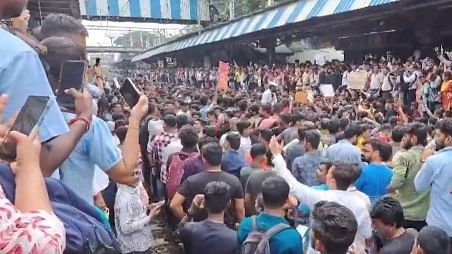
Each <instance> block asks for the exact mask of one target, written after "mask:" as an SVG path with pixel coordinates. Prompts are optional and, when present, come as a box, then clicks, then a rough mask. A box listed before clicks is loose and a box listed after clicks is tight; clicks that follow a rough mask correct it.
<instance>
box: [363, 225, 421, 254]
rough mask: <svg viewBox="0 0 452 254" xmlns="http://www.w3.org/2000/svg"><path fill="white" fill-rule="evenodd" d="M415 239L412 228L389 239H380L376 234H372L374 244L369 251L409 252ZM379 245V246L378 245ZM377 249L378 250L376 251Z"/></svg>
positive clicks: (393, 253) (396, 253)
mask: <svg viewBox="0 0 452 254" xmlns="http://www.w3.org/2000/svg"><path fill="white" fill-rule="evenodd" d="M415 239H416V232H415V230H413V229H408V230H407V231H405V233H403V234H401V235H400V236H399V237H397V238H394V239H391V240H386V241H384V240H381V238H379V237H378V236H374V244H375V245H377V246H374V247H376V248H372V249H373V251H371V253H372V254H373V253H379V254H410V253H411V250H412V248H413V244H414V240H415ZM378 245H379V246H378ZM378 249H379V250H380V251H379V252H378Z"/></svg>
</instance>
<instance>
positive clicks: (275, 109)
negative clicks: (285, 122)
mask: <svg viewBox="0 0 452 254" xmlns="http://www.w3.org/2000/svg"><path fill="white" fill-rule="evenodd" d="M272 109H273V113H275V114H280V113H281V112H282V110H283V109H284V105H283V104H282V103H280V102H278V103H275V104H273V107H272Z"/></svg>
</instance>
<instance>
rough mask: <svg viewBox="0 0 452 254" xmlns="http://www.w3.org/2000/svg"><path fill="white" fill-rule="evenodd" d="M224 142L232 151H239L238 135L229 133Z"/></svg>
mask: <svg viewBox="0 0 452 254" xmlns="http://www.w3.org/2000/svg"><path fill="white" fill-rule="evenodd" d="M226 141H228V143H229V145H230V146H231V148H232V149H234V150H239V148H240V135H238V134H236V133H229V134H227V135H226Z"/></svg>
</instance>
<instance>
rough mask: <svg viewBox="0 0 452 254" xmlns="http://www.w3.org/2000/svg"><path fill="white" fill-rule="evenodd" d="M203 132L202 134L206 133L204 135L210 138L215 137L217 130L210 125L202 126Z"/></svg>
mask: <svg viewBox="0 0 452 254" xmlns="http://www.w3.org/2000/svg"><path fill="white" fill-rule="evenodd" d="M203 132H204V134H206V136H208V137H211V138H215V137H216V136H217V130H216V128H215V126H212V125H208V126H204V128H203Z"/></svg>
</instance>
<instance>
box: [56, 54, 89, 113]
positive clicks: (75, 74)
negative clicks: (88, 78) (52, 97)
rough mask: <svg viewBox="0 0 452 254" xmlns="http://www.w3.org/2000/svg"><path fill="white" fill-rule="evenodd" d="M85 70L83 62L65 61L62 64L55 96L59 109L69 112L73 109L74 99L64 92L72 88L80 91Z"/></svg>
mask: <svg viewBox="0 0 452 254" xmlns="http://www.w3.org/2000/svg"><path fill="white" fill-rule="evenodd" d="M85 69H86V62H85V61H66V62H64V63H63V66H62V67H61V73H60V86H59V87H58V91H57V96H56V99H57V102H58V105H59V106H60V107H64V108H67V109H70V110H74V109H75V105H74V97H72V96H71V95H69V94H66V93H65V92H64V91H65V90H67V89H70V88H74V89H76V90H78V91H81V90H82V87H83V86H82V85H83V77H84V75H85Z"/></svg>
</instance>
